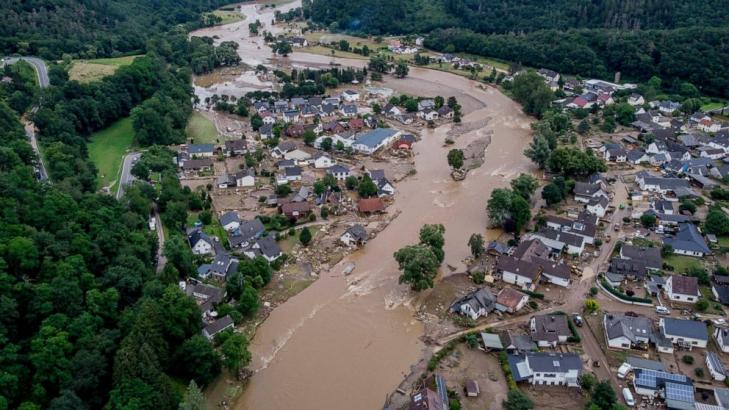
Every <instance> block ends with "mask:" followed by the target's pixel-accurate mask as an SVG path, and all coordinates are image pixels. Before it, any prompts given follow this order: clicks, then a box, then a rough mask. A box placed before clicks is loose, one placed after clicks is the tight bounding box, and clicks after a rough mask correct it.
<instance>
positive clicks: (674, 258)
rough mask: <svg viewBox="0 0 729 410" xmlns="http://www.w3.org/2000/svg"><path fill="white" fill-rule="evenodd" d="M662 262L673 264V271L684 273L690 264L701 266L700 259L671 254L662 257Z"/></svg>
mask: <svg viewBox="0 0 729 410" xmlns="http://www.w3.org/2000/svg"><path fill="white" fill-rule="evenodd" d="M663 263H665V264H668V265H670V266H673V268H674V272H676V273H686V271H687V270H688V268H690V267H692V266H696V267H701V259H698V258H693V257H691V256H682V255H671V256H668V257H665V258H663Z"/></svg>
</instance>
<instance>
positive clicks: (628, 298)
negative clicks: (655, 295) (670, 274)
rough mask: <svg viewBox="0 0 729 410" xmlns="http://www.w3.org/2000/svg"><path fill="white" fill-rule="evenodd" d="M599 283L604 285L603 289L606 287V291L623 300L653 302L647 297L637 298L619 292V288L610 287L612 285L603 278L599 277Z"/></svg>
mask: <svg viewBox="0 0 729 410" xmlns="http://www.w3.org/2000/svg"><path fill="white" fill-rule="evenodd" d="M600 284H601V285H602V286H603V287H604V288H605V289H606V290H607V291H608V292H610V293H612V294H613V295H615V296H617V297H619V298H620V299H623V300H627V301H629V302H638V303H653V301H652V300H650V299H647V298H639V297H636V296H628V295H626V294H625V293H623V292H621V291H620V290H618V289H615V288H614V287H612V286H611V285H610V284H609V283H608V281H607V280H605V279H604V278H603V279H600Z"/></svg>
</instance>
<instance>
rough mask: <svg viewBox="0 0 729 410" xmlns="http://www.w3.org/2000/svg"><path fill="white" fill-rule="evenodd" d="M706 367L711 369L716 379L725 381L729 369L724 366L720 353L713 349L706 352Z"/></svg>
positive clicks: (710, 372) (712, 375) (710, 371)
mask: <svg viewBox="0 0 729 410" xmlns="http://www.w3.org/2000/svg"><path fill="white" fill-rule="evenodd" d="M706 367H707V368H708V369H709V374H711V377H712V378H713V379H714V380H716V381H720V382H723V381H724V379H726V375H727V370H726V367H724V363H722V362H721V359H720V358H719V355H717V354H716V353H714V352H712V351H707V352H706Z"/></svg>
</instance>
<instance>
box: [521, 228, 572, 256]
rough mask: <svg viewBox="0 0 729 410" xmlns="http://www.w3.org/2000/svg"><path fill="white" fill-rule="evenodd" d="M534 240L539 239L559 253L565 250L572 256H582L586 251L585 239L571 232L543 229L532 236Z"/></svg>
mask: <svg viewBox="0 0 729 410" xmlns="http://www.w3.org/2000/svg"><path fill="white" fill-rule="evenodd" d="M532 238H535V239H539V240H540V241H542V243H544V244H545V245H547V246H549V247H550V248H552V249H554V250H555V251H557V252H562V251H563V250H564V251H566V252H567V253H569V254H570V255H582V252H583V251H584V250H585V238H584V237H582V236H579V235H575V234H573V233H570V232H562V231H558V230H555V229H548V228H542V229H540V230H539V231H537V232H536V233H534V234H532Z"/></svg>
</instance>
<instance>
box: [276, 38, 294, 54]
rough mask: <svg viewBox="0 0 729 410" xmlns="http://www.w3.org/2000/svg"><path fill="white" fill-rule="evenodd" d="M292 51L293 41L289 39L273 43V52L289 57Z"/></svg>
mask: <svg viewBox="0 0 729 410" xmlns="http://www.w3.org/2000/svg"><path fill="white" fill-rule="evenodd" d="M292 51H293V49H292V48H291V43H289V42H288V41H279V42H278V43H276V44H274V45H273V52H274V53H276V54H279V55H282V56H284V57H287V56H288V55H289V54H291V52H292Z"/></svg>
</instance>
